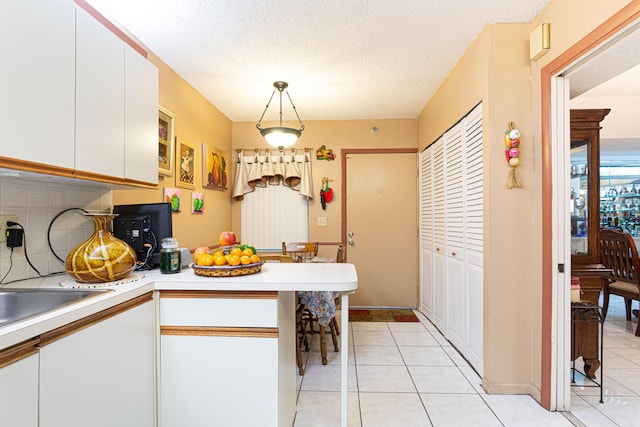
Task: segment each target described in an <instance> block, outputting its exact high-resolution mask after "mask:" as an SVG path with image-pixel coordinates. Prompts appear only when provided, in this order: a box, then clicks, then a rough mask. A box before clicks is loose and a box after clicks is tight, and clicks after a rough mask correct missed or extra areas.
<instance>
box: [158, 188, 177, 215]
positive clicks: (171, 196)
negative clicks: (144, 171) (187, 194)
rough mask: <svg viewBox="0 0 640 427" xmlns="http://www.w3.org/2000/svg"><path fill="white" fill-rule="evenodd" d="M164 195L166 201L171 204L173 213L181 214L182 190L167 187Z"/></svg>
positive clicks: (163, 191)
mask: <svg viewBox="0 0 640 427" xmlns="http://www.w3.org/2000/svg"><path fill="white" fill-rule="evenodd" d="M162 193H163V199H164V201H165V202H167V203H169V204H171V212H180V189H178V188H169V187H165V188H164V189H163V190H162Z"/></svg>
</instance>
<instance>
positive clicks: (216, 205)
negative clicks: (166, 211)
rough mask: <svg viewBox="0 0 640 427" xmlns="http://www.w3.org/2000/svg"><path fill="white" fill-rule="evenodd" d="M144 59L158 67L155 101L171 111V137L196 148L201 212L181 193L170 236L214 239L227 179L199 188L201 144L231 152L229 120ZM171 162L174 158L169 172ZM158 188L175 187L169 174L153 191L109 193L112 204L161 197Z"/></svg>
mask: <svg viewBox="0 0 640 427" xmlns="http://www.w3.org/2000/svg"><path fill="white" fill-rule="evenodd" d="M149 59H150V60H151V62H153V63H154V64H155V65H156V66H157V67H158V70H159V77H160V95H159V98H160V99H159V102H160V105H162V106H163V107H164V108H166V109H168V110H169V111H171V112H172V113H173V114H174V115H175V135H176V136H178V137H180V138H184V139H186V140H187V141H189V142H190V143H191V144H193V146H194V147H195V149H196V159H195V171H196V189H195V191H197V192H201V193H204V195H205V196H204V200H205V209H204V214H202V215H194V214H191V210H190V204H191V191H192V190H189V189H184V188H183V189H181V191H182V206H183V208H182V212H180V213H174V214H173V234H174V236H176V237H178V239H179V243H180V245H181V246H184V247H188V248H192V249H193V248H196V247H198V246H204V245H211V244H217V243H218V236H219V234H220V232H221V231H224V230H228V229H231V209H230V206H231V202H230V199H231V190H230V186H231V182H230V178H229V179H228V181H227V182H228V184H227V187H229V190H227V191H219V190H211V189H203V188H202V143H203V142H207V143H209V144H211V145H213V146H214V147H218V148H219V149H221V150H223V151H226V152H228V153H229V154H231V120H229V119H228V118H227V117H225V116H224V115H223V114H222V113H221V112H220V111H218V109H217V108H215V107H214V106H213V105H211V103H210V102H208V101H207V100H206V99H205V98H204V97H202V95H200V94H199V93H198V92H196V90H195V89H194V88H193V87H191V86H190V85H189V84H188V83H187V82H186V81H185V80H184V79H182V78H181V77H180V76H179V75H178V74H176V73H175V72H174V71H173V70H172V69H170V68H169V67H167V66H166V65H165V64H164V63H163V62H162V61H160V60H159V59H158V58H157V57H155V56H154V55H153V54H150V56H149ZM175 168H176V163H175V160H174V171H175ZM164 187H176V185H175V173H174V176H172V177H162V176H161V177H160V178H159V182H158V189H157V190H118V191H114V192H113V203H114V204H123V203H124V204H127V203H156V202H161V201H163V200H162V190H163V188H164Z"/></svg>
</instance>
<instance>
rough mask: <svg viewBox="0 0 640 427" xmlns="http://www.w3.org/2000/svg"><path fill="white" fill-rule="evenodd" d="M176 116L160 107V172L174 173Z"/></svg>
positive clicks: (162, 173)
mask: <svg viewBox="0 0 640 427" xmlns="http://www.w3.org/2000/svg"><path fill="white" fill-rule="evenodd" d="M174 119H175V116H174V115H173V113H172V112H171V111H169V110H167V109H166V108H163V107H159V108H158V174H159V175H166V176H171V175H173V126H174V124H173V122H174Z"/></svg>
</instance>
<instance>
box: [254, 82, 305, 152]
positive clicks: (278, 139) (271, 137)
mask: <svg viewBox="0 0 640 427" xmlns="http://www.w3.org/2000/svg"><path fill="white" fill-rule="evenodd" d="M273 86H274V87H275V89H274V91H273V93H272V94H271V98H269V102H267V106H266V107H265V108H264V111H263V112H262V116H261V117H260V120H258V123H257V124H256V128H257V129H258V130H259V131H260V134H261V135H262V136H263V137H264V139H265V141H267V144H269V145H271V146H273V147H278V148H279V149H282V148H285V147H290V146H292V145H293V144H295V143H296V141H297V140H298V138H299V137H300V135H302V131H303V130H304V125H303V124H302V120H300V116H299V115H298V111H297V110H296V106H295V105H293V101H291V96H289V92H288V91H287V92H286V93H287V97H288V98H289V102H290V103H291V107H293V111H294V112H295V113H296V117H297V118H298V122H300V129H293V128H287V127H284V126H282V92H283V91H285V89H286V88H287V87H288V86H289V84H288V83H287V82H280V81H278V82H275V83H274V84H273ZM276 91H277V92H278V93H279V97H280V126H277V127H271V128H265V129H263V128H261V127H260V124H261V123H262V119H263V118H264V115H265V113H266V112H267V109H269V105H270V104H271V100H272V99H273V96H274V95H275V93H276Z"/></svg>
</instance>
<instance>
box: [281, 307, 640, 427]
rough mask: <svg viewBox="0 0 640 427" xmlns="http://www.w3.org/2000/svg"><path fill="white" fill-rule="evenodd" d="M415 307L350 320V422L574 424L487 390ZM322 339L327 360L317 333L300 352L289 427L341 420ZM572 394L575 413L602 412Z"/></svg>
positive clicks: (526, 400) (332, 359)
mask: <svg viewBox="0 0 640 427" xmlns="http://www.w3.org/2000/svg"><path fill="white" fill-rule="evenodd" d="M417 315H418V317H419V319H420V320H421V322H420V323H376V322H352V323H350V328H351V329H350V335H349V341H350V345H349V349H348V351H349V369H348V372H349V375H348V387H347V388H348V391H349V393H348V394H349V405H348V414H349V427H413V426H416V427H423V426H445V427H455V426H464V427H469V426H474V427H476V426H518V427H520V426H540V425H545V426H572V425H573V424H572V423H571V422H570V421H569V419H568V418H567V417H565V416H564V415H563V414H562V413H559V412H548V411H546V410H545V409H543V408H542V407H541V406H540V405H539V404H538V403H537V402H535V401H534V400H533V399H532V398H531V397H530V396H505V395H487V394H486V393H485V392H484V391H483V389H482V387H481V386H480V383H481V380H480V377H478V375H477V374H476V373H475V371H474V370H473V369H472V368H471V367H470V366H469V365H468V364H467V362H466V361H465V360H464V359H463V358H462V357H461V356H460V355H459V354H458V352H457V351H456V350H455V349H454V348H453V347H451V345H450V344H449V343H448V341H447V340H445V339H444V338H443V336H442V335H441V334H440V333H439V332H438V330H437V329H436V328H435V327H434V326H433V325H432V324H431V323H430V322H429V321H428V320H427V319H426V318H425V317H424V316H423V315H422V314H420V313H417ZM605 342H606V341H605ZM638 342H640V338H639V339H638ZM327 347H328V359H329V364H328V365H322V364H321V360H320V346H319V340H318V337H317V335H316V336H314V337H313V341H312V345H311V349H310V350H311V351H310V352H309V353H306V352H303V357H304V359H305V375H304V376H298V377H297V381H298V390H299V393H298V402H297V414H296V420H295V424H294V427H325V426H332V427H333V426H339V425H340V415H339V414H340V393H339V389H340V364H339V363H340V358H339V357H340V353H336V352H334V351H333V346H332V344H331V341H330V340H329V342H328V344H327ZM607 363H613V362H609V361H607ZM639 363H640V360H639ZM638 368H639V369H640V365H639V366H638ZM639 378H640V375H639ZM638 385H639V386H640V381H638ZM636 397H638V396H637V395H636ZM579 399H580V401H581V403H580V406H579V410H580V411H579V414H580V415H581V416H584V417H585V419H587V418H589V417H591V416H593V418H589V419H594V420H599V419H601V418H597V417H598V415H597V414H596V413H595V412H597V411H596V410H593V409H589V408H592V407H591V406H590V404H589V403H588V402H589V399H590V397H589V396H585V400H582V397H580V398H579ZM595 399H596V401H597V398H595ZM638 402H639V403H640V397H638ZM638 406H640V405H638ZM600 416H601V417H603V419H607V418H606V417H605V416H604V415H602V414H600ZM638 422H639V423H640V418H639V419H638ZM589 425H593V426H597V425H615V424H589ZM626 425H629V426H630V425H633V424H626Z"/></svg>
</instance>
